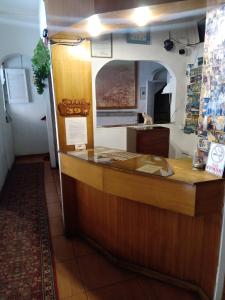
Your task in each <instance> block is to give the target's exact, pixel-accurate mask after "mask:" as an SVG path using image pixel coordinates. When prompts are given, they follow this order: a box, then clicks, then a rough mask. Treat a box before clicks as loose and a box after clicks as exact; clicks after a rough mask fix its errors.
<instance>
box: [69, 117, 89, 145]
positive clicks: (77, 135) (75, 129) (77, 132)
mask: <svg viewBox="0 0 225 300" xmlns="http://www.w3.org/2000/svg"><path fill="white" fill-rule="evenodd" d="M65 128H66V143H67V145H83V144H87V118H86V117H74V118H65Z"/></svg>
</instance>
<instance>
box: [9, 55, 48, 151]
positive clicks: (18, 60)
mask: <svg viewBox="0 0 225 300" xmlns="http://www.w3.org/2000/svg"><path fill="white" fill-rule="evenodd" d="M4 66H5V68H25V69H26V75H27V86H28V94H29V103H25V104H24V103H22V104H8V105H7V107H8V111H9V114H10V117H11V119H12V123H11V124H12V132H13V141H14V152H15V155H16V156H20V155H30V154H40V153H47V152H48V138H47V130H46V121H41V118H42V117H44V116H45V115H46V102H45V100H46V99H45V98H44V97H43V96H42V95H38V94H37V92H36V87H35V86H34V84H33V82H32V80H33V72H32V66H31V57H27V56H24V55H17V56H14V57H12V58H9V59H7V60H6V61H5V62H4Z"/></svg>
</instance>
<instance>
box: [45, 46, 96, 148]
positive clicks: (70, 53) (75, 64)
mask: <svg viewBox="0 0 225 300" xmlns="http://www.w3.org/2000/svg"><path fill="white" fill-rule="evenodd" d="M51 51H52V67H53V80H54V90H55V97H56V106H58V104H59V103H60V102H61V101H62V99H64V98H67V99H78V100H81V99H85V100H86V101H88V102H90V108H91V109H90V112H89V115H88V117H87V129H88V144H87V148H93V112H92V83H91V62H90V42H89V41H85V42H83V43H82V44H81V45H80V46H75V47H72V46H61V45H54V46H52V48H51ZM57 117H58V130H59V146H60V151H64V152H66V151H71V150H74V146H67V145H66V134H65V118H64V117H62V116H60V115H59V111H58V109H57Z"/></svg>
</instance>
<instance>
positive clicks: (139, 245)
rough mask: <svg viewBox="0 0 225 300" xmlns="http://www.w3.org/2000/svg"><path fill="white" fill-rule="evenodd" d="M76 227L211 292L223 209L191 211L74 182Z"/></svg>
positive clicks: (143, 262)
mask: <svg viewBox="0 0 225 300" xmlns="http://www.w3.org/2000/svg"><path fill="white" fill-rule="evenodd" d="M76 193H77V194H76V199H74V202H76V207H77V214H78V230H79V231H80V232H82V233H84V234H86V235H87V236H89V237H91V238H92V239H94V240H95V241H96V242H98V243H99V244H100V245H101V246H103V247H104V248H106V249H107V250H108V251H110V252H111V253H112V254H114V255H116V256H118V257H119V258H120V259H124V260H126V261H128V262H132V263H136V264H138V265H141V266H144V267H147V268H151V269H153V270H156V271H159V272H161V273H163V274H167V275H170V276H174V277H176V278H179V279H182V280H185V281H188V282H190V283H193V284H196V285H198V286H199V287H201V288H202V290H203V291H204V292H205V293H206V294H207V295H208V296H209V298H212V296H213V291H214V285H215V278H216V270H217V262H218V251H219V240H220V230H221V215H220V214H212V215H207V216H199V217H189V216H185V215H182V214H177V213H173V212H169V211H167V210H163V209H159V208H155V207H152V206H150V205H145V204H142V203H137V202H135V201H129V200H127V199H124V198H120V197H116V196H113V195H109V194H105V193H102V192H100V191H98V190H96V189H94V188H91V187H89V186H87V185H85V184H83V183H81V182H78V181H77V182H76Z"/></svg>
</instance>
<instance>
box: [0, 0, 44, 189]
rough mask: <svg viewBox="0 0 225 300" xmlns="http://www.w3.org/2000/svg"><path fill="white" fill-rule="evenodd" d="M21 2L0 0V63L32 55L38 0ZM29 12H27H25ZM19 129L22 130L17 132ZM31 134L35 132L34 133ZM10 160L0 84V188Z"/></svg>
mask: <svg viewBox="0 0 225 300" xmlns="http://www.w3.org/2000/svg"><path fill="white" fill-rule="evenodd" d="M24 2H25V1H18V3H17V2H15V1H14V0H13V1H12V0H7V1H6V0H4V1H3V2H1V9H2V11H4V12H3V14H1V18H0V28H1V30H0V40H1V47H0V64H1V63H2V62H3V61H4V60H5V59H7V58H8V57H9V56H10V55H13V54H22V55H24V56H27V57H32V55H33V49H34V48H35V46H36V43H37V41H38V39H39V24H38V2H39V1H38V0H31V1H30V2H29V3H24ZM23 3H24V8H21V10H19V7H20V6H21V5H22V4H23ZM18 6H19V7H18ZM30 11H31V14H30V15H29V13H30ZM35 12H36V14H35ZM35 109H37V107H35V106H34V107H33V109H31V112H32V113H33V111H35ZM28 112H29V111H28ZM21 113H22V115H23V117H25V115H26V116H27V115H28V113H26V109H25V110H24V109H21ZM27 125H28V124H27ZM41 126H43V125H41ZM24 130H26V131H27V130H29V126H26V128H24ZM24 130H21V131H20V133H19V134H20V136H18V138H19V139H21V140H22V139H23V138H24V137H23V135H24V134H25V131H24ZM21 132H23V133H22V134H21ZM33 134H34V135H37V134H36V132H35V133H33ZM44 143H45V142H44ZM30 145H31V144H30ZM16 147H17V146H15V148H16ZM32 147H33V145H32ZM33 148H36V147H33ZM45 151H46V150H45ZM13 160H14V148H13V137H12V131H11V123H9V124H8V123H6V122H5V116H4V108H3V100H2V89H1V87H0V190H1V188H2V185H3V182H4V180H5V178H6V175H7V172H8V170H9V169H10V167H11V166H12V163H13Z"/></svg>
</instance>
